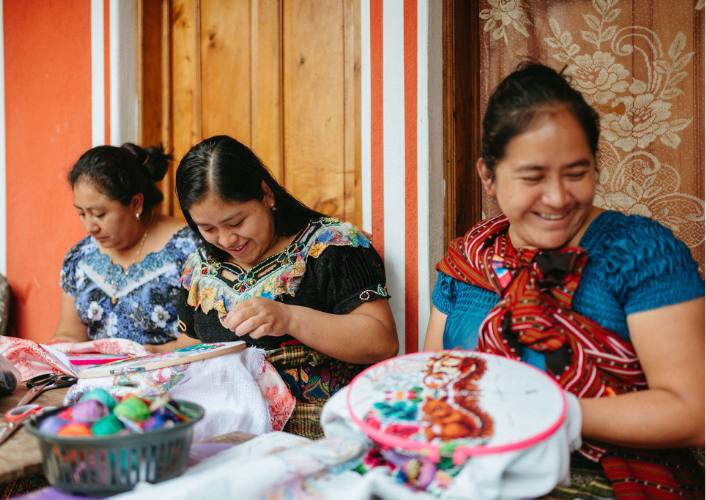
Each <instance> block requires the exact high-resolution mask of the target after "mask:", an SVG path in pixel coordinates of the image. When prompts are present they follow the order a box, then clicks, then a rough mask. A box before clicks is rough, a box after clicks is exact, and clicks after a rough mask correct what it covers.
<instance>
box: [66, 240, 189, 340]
mask: <svg viewBox="0 0 706 500" xmlns="http://www.w3.org/2000/svg"><path fill="white" fill-rule="evenodd" d="M196 249H197V239H196V237H195V235H194V234H193V232H192V231H191V230H190V229H189V228H187V227H185V228H183V229H181V230H179V231H178V232H176V233H175V234H174V235H173V236H172V237H171V238H170V239H169V241H168V242H167V244H166V245H165V246H164V247H163V248H162V249H161V250H159V251H157V252H150V253H149V254H147V256H145V258H144V259H143V260H142V261H140V262H136V263H134V264H132V265H131V266H129V267H128V268H127V269H126V270H123V268H122V267H120V266H119V265H118V264H114V263H112V262H111V260H110V257H108V255H106V254H104V253H101V251H100V249H99V248H98V244H97V243H96V241H95V240H94V239H93V237H91V236H88V237H86V238H84V239H83V240H81V241H80V242H79V243H78V244H77V245H76V246H74V247H73V248H72V249H71V250H70V251H69V253H68V254H67V255H66V257H65V259H64V264H63V266H62V269H61V287H62V288H63V289H64V291H65V292H66V293H67V294H69V295H70V296H72V297H73V298H74V299H75V301H76V308H77V311H78V315H79V317H80V318H81V321H82V322H83V323H84V324H85V325H86V328H87V333H88V338H89V339H90V340H94V339H101V338H125V339H129V340H134V341H135V342H139V343H140V344H163V343H165V342H169V341H171V340H174V339H175V338H176V337H177V312H176V301H177V298H178V295H179V276H180V274H181V268H182V265H183V264H184V262H185V261H186V259H187V257H188V256H189V255H191V254H192V253H193V252H194V251H195V250H196Z"/></svg>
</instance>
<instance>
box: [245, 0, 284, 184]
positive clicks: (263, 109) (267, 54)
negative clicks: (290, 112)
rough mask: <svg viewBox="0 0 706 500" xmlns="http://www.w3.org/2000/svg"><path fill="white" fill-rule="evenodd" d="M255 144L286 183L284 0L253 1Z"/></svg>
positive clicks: (279, 179) (274, 174) (255, 148)
mask: <svg viewBox="0 0 706 500" xmlns="http://www.w3.org/2000/svg"><path fill="white" fill-rule="evenodd" d="M250 13H251V19H252V21H251V29H250V33H251V40H252V41H251V47H252V60H253V61H254V64H252V69H251V75H252V79H251V89H252V90H251V92H252V108H251V109H252V113H251V115H250V118H251V143H250V145H251V147H252V148H253V150H254V151H255V152H256V153H257V155H258V156H259V157H260V159H261V160H262V161H263V163H264V164H265V165H266V166H267V168H269V169H270V172H272V175H273V176H274V177H275V179H277V181H278V182H284V154H283V153H284V151H283V146H282V126H283V124H282V47H281V45H282V41H281V33H282V1H281V0H252V4H251V7H250Z"/></svg>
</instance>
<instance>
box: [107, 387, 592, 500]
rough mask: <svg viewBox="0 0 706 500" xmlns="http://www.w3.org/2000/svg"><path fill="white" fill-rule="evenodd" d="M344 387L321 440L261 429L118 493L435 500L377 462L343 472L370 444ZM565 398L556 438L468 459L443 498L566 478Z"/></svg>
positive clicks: (575, 406) (571, 406) (574, 433)
mask: <svg viewBox="0 0 706 500" xmlns="http://www.w3.org/2000/svg"><path fill="white" fill-rule="evenodd" d="M346 391H347V389H343V390H341V391H339V392H338V393H337V394H335V395H334V396H333V397H332V398H331V399H330V400H329V401H328V403H327V404H326V405H325V406H324V411H323V414H322V417H321V423H322V426H323V428H324V432H325V433H326V438H324V439H321V440H318V441H310V440H308V439H305V438H302V437H298V436H294V435H291V434H286V433H279V432H277V433H270V434H265V435H262V436H259V437H257V438H255V439H253V440H251V441H248V442H246V443H244V444H241V445H239V446H236V447H234V448H232V449H229V450H226V451H224V452H221V453H220V454H218V455H216V456H213V457H211V458H209V459H206V460H205V461H203V462H202V463H200V464H199V465H198V466H196V467H193V468H192V469H189V470H188V471H187V472H186V473H185V474H184V475H183V476H181V477H180V478H177V479H173V480H171V481H167V482H165V483H159V484H154V485H151V484H146V483H145V484H143V483H141V484H140V485H138V487H137V488H136V489H135V490H134V491H132V492H130V493H127V494H123V495H120V496H119V497H118V498H121V499H123V498H125V499H143V498H144V499H145V500H147V499H152V498H154V497H155V495H159V496H160V497H162V498H170V499H175V500H176V499H184V500H187V499H189V500H190V499H192V498H238V499H244V500H249V499H261V498H306V499H327V500H341V499H342V498H345V499H346V500H368V499H371V498H382V499H390V500H398V499H399V500H433V499H434V500H435V498H436V497H434V496H432V495H431V494H429V493H426V492H422V491H413V490H411V489H409V488H408V487H406V486H405V485H403V484H401V483H400V482H398V481H397V480H396V479H395V478H394V477H391V476H390V475H389V474H388V473H387V470H386V469H384V468H382V467H378V468H375V469H373V470H371V471H369V472H368V473H367V474H365V475H364V476H361V475H359V474H358V473H356V472H352V471H350V470H348V468H350V467H351V466H352V465H353V464H355V463H356V462H357V461H358V460H360V458H361V457H362V455H363V454H364V453H365V452H366V451H367V450H368V449H369V448H370V446H371V443H370V441H369V440H368V439H367V437H366V436H365V435H364V434H363V433H362V432H361V431H360V430H359V429H358V428H357V427H356V426H355V424H353V422H352V421H351V420H350V417H349V414H348V409H347V405H346V394H345V393H346ZM567 400H568V412H567V419H566V421H565V423H564V425H562V427H560V428H559V429H558V430H557V432H556V433H555V434H554V435H553V436H551V437H550V438H549V439H547V440H546V441H544V442H542V443H540V444H538V445H535V446H532V447H531V448H528V449H526V450H522V451H517V452H512V453H505V454H499V455H485V456H478V457H473V458H471V459H469V460H468V461H467V462H466V464H465V465H464V467H463V468H462V470H461V472H460V473H459V474H458V476H456V477H455V479H454V480H453V482H452V483H451V485H450V487H449V489H448V490H447V491H446V492H444V493H443V494H442V495H441V497H440V498H442V499H444V500H452V499H461V498H463V499H467V498H473V499H480V500H485V499H496V498H527V497H536V496H540V495H543V494H546V493H548V492H549V491H551V490H552V488H554V486H555V485H556V484H558V483H560V482H562V481H563V480H565V479H568V474H569V457H570V452H571V451H572V450H575V449H577V448H578V447H580V445H581V439H580V429H581V413H580V407H579V403H578V400H577V399H576V398H575V397H574V396H572V395H567Z"/></svg>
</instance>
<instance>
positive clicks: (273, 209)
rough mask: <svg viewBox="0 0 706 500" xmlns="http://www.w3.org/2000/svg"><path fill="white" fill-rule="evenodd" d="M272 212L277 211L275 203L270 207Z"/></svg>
mask: <svg viewBox="0 0 706 500" xmlns="http://www.w3.org/2000/svg"><path fill="white" fill-rule="evenodd" d="M270 210H272V211H273V212H276V211H277V207H276V206H275V204H274V203H273V204H272V205H270Z"/></svg>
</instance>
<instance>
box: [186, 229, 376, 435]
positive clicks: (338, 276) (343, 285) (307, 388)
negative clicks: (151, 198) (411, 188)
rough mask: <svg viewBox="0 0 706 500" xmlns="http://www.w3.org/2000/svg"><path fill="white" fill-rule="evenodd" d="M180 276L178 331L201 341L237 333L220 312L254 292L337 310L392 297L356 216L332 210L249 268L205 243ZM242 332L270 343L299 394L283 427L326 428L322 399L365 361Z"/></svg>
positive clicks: (274, 359)
mask: <svg viewBox="0 0 706 500" xmlns="http://www.w3.org/2000/svg"><path fill="white" fill-rule="evenodd" d="M182 283H183V286H184V290H183V292H182V297H181V300H180V301H179V304H178V312H179V320H180V329H181V330H180V331H182V332H183V333H184V334H186V335H189V336H191V337H193V338H197V339H199V340H201V341H203V342H223V341H225V342H227V341H232V340H235V339H236V337H235V334H234V333H233V332H231V331H230V330H228V329H226V328H225V327H224V326H223V325H222V323H221V321H220V318H221V317H222V316H223V315H224V314H226V313H227V312H228V311H229V310H230V309H231V308H232V307H233V305H235V304H237V303H240V302H243V301H245V300H248V299H250V298H252V297H265V298H269V299H272V300H277V301H280V302H283V303H285V304H291V305H298V306H304V307H309V308H312V309H316V310H319V311H323V312H327V313H332V314H347V313H349V312H351V311H352V310H353V309H355V308H356V307H358V306H359V305H360V304H362V303H365V302H370V301H373V300H377V299H379V298H388V297H389V295H388V294H387V291H386V289H385V273H384V268H383V265H382V261H381V259H380V257H379V255H378V254H377V253H376V252H375V250H374V249H373V247H372V245H371V244H370V241H369V240H368V238H367V237H366V236H365V235H364V234H363V233H362V232H361V231H359V230H358V229H356V228H355V226H353V225H351V224H350V223H341V222H340V221H338V220H337V219H333V218H328V217H323V218H320V219H316V220H313V221H311V222H310V223H309V224H308V225H307V226H306V227H305V228H304V229H302V231H301V232H300V233H299V234H298V235H297V236H296V237H295V238H294V240H293V241H292V243H291V244H290V245H289V246H288V247H287V248H286V249H284V250H283V251H282V252H280V253H277V254H275V255H272V256H270V257H268V258H266V259H265V260H263V261H262V262H260V263H258V264H257V265H256V266H254V267H253V268H252V269H250V270H248V271H245V270H244V269H242V268H241V267H239V266H237V265H236V264H233V263H229V262H219V261H217V260H215V259H212V258H210V257H209V256H207V255H206V254H205V252H204V251H203V250H200V251H198V252H196V253H195V254H194V255H192V256H191V257H190V258H189V259H188V261H187V263H186V264H185V266H184V272H183V275H182ZM240 339H241V340H245V341H246V342H247V343H248V344H249V345H254V346H257V347H261V348H263V349H265V351H266V356H267V360H268V361H269V362H270V363H272V365H273V366H274V367H275V369H276V370H277V372H278V373H279V375H280V376H281V377H282V379H283V380H284V381H285V383H286V384H287V386H288V387H289V390H290V391H291V392H292V394H293V395H294V397H295V398H296V400H297V404H296V407H295V409H294V412H293V414H292V416H291V417H290V419H289V421H288V422H287V426H286V427H285V430H287V431H289V432H293V433H296V434H299V435H302V436H306V437H310V438H319V437H321V436H322V431H321V426H320V424H319V415H320V413H321V408H322V406H323V404H324V403H325V402H326V401H327V400H328V399H329V397H330V396H331V395H332V394H334V393H335V392H336V391H338V390H339V389H340V388H341V387H343V386H345V385H346V384H348V383H349V382H350V380H351V379H352V378H353V377H354V376H355V375H356V374H357V373H359V372H360V371H361V370H362V369H363V368H364V366H362V365H353V364H350V363H345V362H343V361H339V360H336V359H333V358H331V357H329V356H326V355H324V354H321V353H319V352H317V351H315V350H313V349H311V348H309V347H308V346H305V345H303V344H301V343H300V342H299V341H298V340H296V339H294V338H292V337H291V336H289V335H284V336H281V337H277V336H273V337H262V338H259V339H253V338H250V337H249V336H248V335H244V336H242V337H240Z"/></svg>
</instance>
